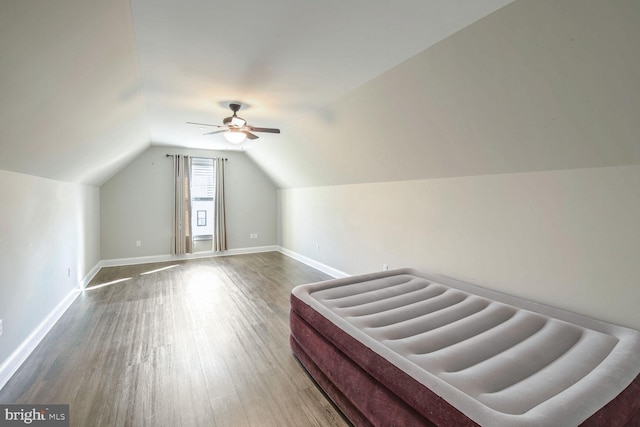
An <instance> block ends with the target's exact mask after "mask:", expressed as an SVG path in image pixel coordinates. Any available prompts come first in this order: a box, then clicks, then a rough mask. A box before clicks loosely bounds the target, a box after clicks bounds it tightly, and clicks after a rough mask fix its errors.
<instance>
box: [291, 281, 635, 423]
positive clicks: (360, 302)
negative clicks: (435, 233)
mask: <svg viewBox="0 0 640 427" xmlns="http://www.w3.org/2000/svg"><path fill="white" fill-rule="evenodd" d="M293 294H294V295H295V296H296V297H297V298H299V299H300V300H302V301H304V302H305V303H307V304H309V305H310V306H311V307H312V308H314V309H315V310H316V311H318V312H319V313H321V314H322V315H324V316H325V317H326V318H327V319H329V320H330V321H332V322H333V323H334V324H336V326H338V327H340V328H341V329H343V330H344V331H345V332H347V333H349V334H350V335H352V336H353V337H354V338H356V339H357V340H359V341H360V342H361V343H363V344H364V345H366V346H367V347H369V348H371V349H372V350H373V351H375V352H376V353H378V354H379V355H380V356H382V357H384V358H385V359H387V360H388V361H389V362H391V363H392V364H394V365H396V366H397V367H398V368H400V369H402V370H403V371H405V372H407V373H408V374H409V375H411V376H412V377H413V378H415V379H416V380H417V381H419V382H420V383H422V384H423V385H425V386H426V387H428V388H429V389H431V390H432V391H434V392H435V393H437V394H438V395H439V396H441V397H442V398H444V399H445V400H446V401H448V402H449V403H450V404H452V405H453V406H455V407H456V408H458V409H459V410H460V411H461V412H462V413H464V414H465V415H467V416H468V417H469V418H471V419H472V420H474V421H475V422H477V423H479V424H480V425H487V426H514V425H518V426H550V425H554V426H564V425H567V426H575V425H578V424H580V423H581V422H583V421H584V420H586V419H587V418H589V416H591V415H592V414H593V413H595V412H596V411H597V410H598V409H600V408H601V407H602V406H604V405H606V404H607V403H608V402H610V401H611V400H613V399H614V398H615V397H616V396H617V395H618V394H619V393H620V392H621V391H623V390H624V389H625V388H626V387H627V386H628V385H629V384H630V383H631V382H632V381H633V379H635V377H636V376H637V375H638V373H640V332H638V331H635V330H632V329H628V328H624V327H621V326H616V325H611V324H608V323H604V322H600V321H597V320H594V319H590V318H587V317H584V316H580V315H577V314H574V313H569V312H566V311H563V310H560V309H556V308H553V307H549V306H544V305H540V304H535V303H532V302H529V301H526V300H522V299H519V298H515V297H511V296H508V295H504V294H500V293H497V292H493V291H489V290H487V289H483V288H479V287H476V286H473V285H469V284H466V283H462V282H458V281H455V280H452V279H448V278H443V277H436V276H433V275H427V274H423V273H419V272H416V271H414V270H410V269H403V270H395V271H390V272H381V273H374V274H368V275H363V276H353V277H347V278H344V279H336V280H330V281H326V282H319V283H314V284H309V285H301V286H298V287H296V288H295V289H294V290H293Z"/></svg>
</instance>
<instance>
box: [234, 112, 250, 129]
mask: <svg viewBox="0 0 640 427" xmlns="http://www.w3.org/2000/svg"><path fill="white" fill-rule="evenodd" d="M231 124H232V125H233V126H237V127H239V128H241V127H243V126H244V125H246V124H247V121H246V120H245V119H243V118H242V117H238V116H236V115H235V114H234V115H233V117H231Z"/></svg>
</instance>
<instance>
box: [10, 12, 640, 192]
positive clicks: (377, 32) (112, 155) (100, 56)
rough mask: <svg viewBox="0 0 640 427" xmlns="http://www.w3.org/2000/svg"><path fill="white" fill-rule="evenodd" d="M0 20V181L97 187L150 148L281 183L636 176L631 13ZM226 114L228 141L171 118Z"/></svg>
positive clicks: (638, 26)
mask: <svg viewBox="0 0 640 427" xmlns="http://www.w3.org/2000/svg"><path fill="white" fill-rule="evenodd" d="M0 7H1V13H0V73H1V76H2V78H1V79H0V91H1V92H0V93H1V95H2V96H0V169H6V170H12V171H17V172H23V173H27V174H32V175H38V176H44V177H49V178H53V179H59V180H65V181H73V182H81V183H88V184H96V185H100V184H101V183H103V182H105V180H107V179H108V178H109V177H110V176H112V175H113V174H114V173H116V172H117V171H118V170H119V169H120V168H121V167H123V166H124V165H125V164H126V163H128V162H129V161H131V160H132V159H133V158H134V157H135V156H136V155H137V154H138V153H140V152H141V151H142V150H144V149H145V148H147V147H148V146H149V145H150V144H155V145H170V146H181V147H192V148H208V149H242V150H246V152H247V154H248V155H249V156H250V157H252V158H253V159H254V161H255V162H256V163H257V164H258V165H259V166H261V167H262V168H263V169H264V170H265V171H266V172H267V173H268V174H269V175H270V176H271V177H272V178H273V179H274V181H275V182H276V183H277V185H278V186H280V187H296V186H310V185H333V184H345V183H356V182H374V181H393V180H403V179H424V178H440V177H450V176H466V175H478V174H494V173H512V172H524V171H535V170H552V169H568V168H581V167H599V166H615V165H622V164H638V163H640V143H639V138H638V135H640V120H638V119H637V118H638V117H640V85H638V83H637V76H638V75H640V50H639V49H637V46H638V45H640V7H639V6H638V2H637V1H634V0H616V1H613V2H603V1H600V0H586V1H585V0H561V1H551V0H518V1H516V2H513V3H512V2H511V0H482V1H478V0H457V1H446V0H431V1H422V0H401V1H395V2H378V1H376V2H370V1H365V0H351V1H339V0H335V1H334V0H330V1H323V2H300V1H296V0H274V1H269V2H265V1H259V0H249V1H243V2H220V1H202V0H185V1H180V2H176V1H170V0H131V1H127V0H111V1H108V2H106V1H105V2H83V1H81V0H58V1H56V2H51V1H46V0H23V1H16V2H3V3H2V5H1V6H0ZM230 101H240V102H241V103H242V104H243V109H242V110H241V114H240V115H241V116H242V117H244V118H246V119H248V121H249V123H250V124H253V125H255V126H266V127H278V128H280V129H282V133H281V134H280V135H271V134H260V139H258V140H257V141H255V142H250V143H245V144H243V145H240V146H234V145H231V144H228V143H226V142H225V140H224V138H223V137H222V136H221V135H214V136H207V137H204V136H202V133H203V130H201V129H199V128H198V127H196V126H191V125H187V124H186V123H185V122H187V121H193V122H205V123H214V124H215V123H220V122H221V120H222V119H223V118H224V117H226V116H228V115H229V110H228V109H227V106H228V104H229V102H230Z"/></svg>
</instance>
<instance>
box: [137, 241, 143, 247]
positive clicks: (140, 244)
mask: <svg viewBox="0 0 640 427" xmlns="http://www.w3.org/2000/svg"><path fill="white" fill-rule="evenodd" d="M140 246H142V242H141V241H140V240H136V248H139V247H140Z"/></svg>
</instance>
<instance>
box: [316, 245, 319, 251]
mask: <svg viewBox="0 0 640 427" xmlns="http://www.w3.org/2000/svg"><path fill="white" fill-rule="evenodd" d="M316 251H317V252H320V243H316Z"/></svg>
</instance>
